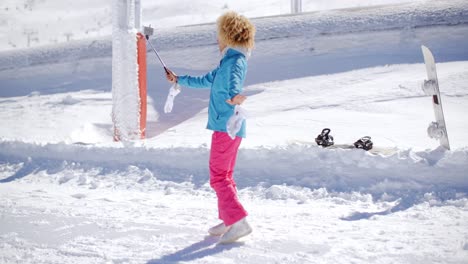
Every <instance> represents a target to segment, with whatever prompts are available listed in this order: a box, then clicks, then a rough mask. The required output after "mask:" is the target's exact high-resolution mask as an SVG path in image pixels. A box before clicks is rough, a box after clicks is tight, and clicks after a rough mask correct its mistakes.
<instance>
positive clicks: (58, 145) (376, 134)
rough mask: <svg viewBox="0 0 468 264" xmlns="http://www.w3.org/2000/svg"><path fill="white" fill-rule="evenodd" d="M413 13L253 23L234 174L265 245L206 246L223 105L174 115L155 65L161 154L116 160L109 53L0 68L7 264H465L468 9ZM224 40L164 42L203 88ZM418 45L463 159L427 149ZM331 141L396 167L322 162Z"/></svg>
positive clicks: (203, 103) (152, 122) (120, 150)
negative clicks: (217, 120) (324, 141)
mask: <svg viewBox="0 0 468 264" xmlns="http://www.w3.org/2000/svg"><path fill="white" fill-rule="evenodd" d="M240 2H242V1H240ZM303 2H304V1H303ZM335 2H336V5H337V6H338V7H349V6H347V5H345V4H343V3H339V4H338V1H331V2H330V3H331V4H335ZM351 2H353V1H350V3H351ZM368 2H369V3H371V1H368ZM401 2H404V1H383V2H379V4H390V3H394V4H398V5H395V6H384V7H374V8H363V9H348V10H341V11H335V10H333V11H322V12H318V13H310V14H306V15H302V16H282V17H271V18H262V19H256V20H254V21H255V23H256V25H257V29H258V38H257V43H256V49H255V51H254V53H253V56H252V58H251V59H250V61H249V73H248V79H247V80H246V84H247V86H246V87H245V93H246V94H247V95H248V100H247V101H246V103H245V105H244V106H245V109H246V110H247V111H248V113H249V118H248V126H247V134H248V135H247V138H246V139H245V140H244V141H243V143H242V145H241V149H240V152H239V157H238V163H237V167H236V174H235V177H236V180H237V183H238V188H239V195H240V199H241V201H242V202H243V203H244V205H245V207H246V208H247V210H248V211H249V213H250V216H249V221H250V223H251V224H252V226H253V228H254V232H253V233H252V235H250V236H249V237H247V238H246V239H243V240H242V241H240V242H238V243H234V244H231V245H227V246H220V245H217V244H216V242H217V238H214V237H209V236H207V233H206V230H207V229H208V228H209V227H210V226H212V225H214V224H216V223H217V219H216V215H217V212H216V197H215V194H214V193H213V191H212V190H211V189H210V187H209V184H208V167H207V163H208V155H209V144H210V132H209V131H207V130H205V129H204V127H205V125H206V119H207V111H206V107H207V102H208V91H195V90H189V89H184V90H183V91H182V93H181V94H180V95H178V96H177V98H176V100H175V105H174V111H173V112H172V113H171V114H164V113H163V111H162V109H163V105H164V101H165V97H166V95H167V89H168V88H169V84H168V83H167V82H166V81H165V80H164V75H163V70H162V69H161V68H160V65H159V64H158V62H157V61H156V60H155V58H154V57H153V55H154V54H152V53H148V56H149V62H150V64H149V65H148V71H149V80H148V95H149V98H148V99H149V100H148V109H149V112H148V129H147V136H148V138H147V139H146V140H143V141H134V142H126V143H116V142H113V141H112V121H111V117H110V113H111V108H112V99H111V91H110V88H111V68H110V67H111V64H110V63H111V59H110V51H109V48H110V46H109V40H108V38H102V39H95V40H92V41H87V40H84V41H77V42H74V43H73V44H71V45H63V44H60V45H57V46H48V47H44V48H35V49H30V50H20V51H9V52H3V53H1V54H0V62H2V63H1V65H0V120H1V122H2V123H1V126H0V263H259V262H264V263H467V262H468V231H467V230H468V174H467V171H468V139H467V137H466V132H467V131H468V119H467V118H466V117H465V115H466V113H467V112H468V82H467V81H468V51H467V50H466V47H467V46H468V21H467V16H466V14H467V13H468V3H465V1H457V0H453V1H412V2H411V3H409V4H402V3H401ZM38 3H39V2H38ZM42 3H52V1H43V2H42ZM80 3H83V6H86V4H85V3H86V1H83V2H80ZM98 3H99V5H101V4H102V7H104V6H105V4H103V2H98ZM194 3H196V2H194ZM355 3H357V2H355ZM362 3H364V2H362ZM373 3H374V4H375V3H377V2H373ZM76 4H78V2H77V3H76ZM88 4H89V3H88ZM155 5H156V4H155ZM165 5H168V7H171V8H173V10H177V8H176V6H175V5H172V6H171V5H170V4H169V2H166V3H165ZM355 6H356V5H355ZM58 7H59V6H55V4H54V5H52V6H50V8H56V9H57V10H59V8H58ZM229 7H231V6H230V5H229ZM188 9H190V8H188ZM322 9H327V8H322ZM60 10H62V9H60ZM95 10H97V9H95ZM190 10H191V9H190ZM213 10H215V9H213ZM216 10H217V9H216ZM246 10H247V9H246ZM183 11H184V10H180V11H177V12H179V13H181V14H183V13H184V12H183ZM240 11H242V9H241V10H240ZM146 12H148V11H146ZM194 12H196V11H194ZM245 12H247V11H245ZM265 12H266V11H265ZM218 13H219V12H218V11H216V12H215V11H213V14H216V16H217V15H218ZM88 14H90V13H89V12H88ZM144 15H145V14H144ZM187 15H190V14H187ZM260 15H262V13H258V16H260ZM263 15H270V13H265V14H263ZM145 16H147V15H145ZM193 16H196V15H193ZM216 16H214V17H216ZM255 16H257V14H255ZM85 17H86V16H85ZM169 18H170V16H168V19H169ZM197 19H200V22H205V21H210V20H203V19H205V17H203V16H201V15H200V16H197ZM210 19H211V18H210ZM147 21H149V20H147ZM194 21H197V20H195V19H194ZM151 22H152V21H151ZM152 23H153V22H152ZM155 24H156V23H155ZM65 27H66V24H65V25H64V26H63V28H64V29H65ZM214 29H215V28H214V26H213V25H200V26H191V27H182V28H177V29H168V30H161V31H160V32H161V34H160V35H158V36H157V37H156V39H153V41H155V43H156V44H157V46H158V47H159V48H160V49H161V55H162V56H163V57H164V59H165V61H166V63H167V64H168V65H169V66H170V67H171V68H172V69H174V70H175V71H176V72H177V73H179V74H185V73H191V74H201V73H203V72H206V71H208V70H209V69H210V68H212V67H214V66H215V65H216V63H217V61H218V57H217V52H216V46H215V45H214V44H215V41H214V39H212V37H214V35H213V32H214ZM421 44H424V45H427V46H428V47H429V48H431V49H432V51H433V52H434V55H435V58H436V61H437V62H439V63H438V64H437V69H438V75H439V82H440V87H441V92H442V100H443V106H444V112H445V114H446V121H447V126H448V133H449V139H450V143H451V146H452V150H451V151H443V150H442V149H439V148H437V146H438V143H437V142H436V141H434V140H432V139H429V138H428V137H427V135H426V128H427V126H428V124H429V123H430V122H431V121H433V119H434V114H433V110H432V106H431V98H430V97H427V96H425V95H424V93H423V92H422V90H421V88H420V85H421V83H422V81H423V80H424V79H425V78H427V77H426V72H425V66H424V65H423V64H422V61H423V59H422V54H421V51H420V45H421ZM57 55H58V56H57ZM324 127H330V128H331V129H332V135H333V136H334V137H335V141H336V143H337V144H339V143H352V142H354V141H355V140H356V139H358V138H359V137H361V136H365V135H369V136H371V137H372V140H373V141H374V146H375V148H376V149H378V148H380V149H384V150H386V151H384V152H382V153H380V154H375V153H369V152H365V151H361V150H350V149H347V150H345V149H321V148H319V147H317V146H315V143H313V142H314V138H315V137H316V136H317V135H318V134H319V133H320V131H321V130H322V128H324ZM389 150H391V151H389Z"/></svg>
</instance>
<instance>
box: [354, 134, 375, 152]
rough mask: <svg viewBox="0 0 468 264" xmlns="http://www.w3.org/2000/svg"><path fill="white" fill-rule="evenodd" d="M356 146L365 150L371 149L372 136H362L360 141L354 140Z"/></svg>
mask: <svg viewBox="0 0 468 264" xmlns="http://www.w3.org/2000/svg"><path fill="white" fill-rule="evenodd" d="M354 146H355V147H356V148H359V149H363V150H371V149H372V146H373V143H372V141H371V137H369V136H365V137H362V138H360V139H359V140H358V141H356V142H354Z"/></svg>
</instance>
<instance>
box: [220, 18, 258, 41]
mask: <svg viewBox="0 0 468 264" xmlns="http://www.w3.org/2000/svg"><path fill="white" fill-rule="evenodd" d="M217 24H218V39H219V41H221V42H222V43H224V44H226V45H228V46H231V47H240V48H247V49H252V48H253V47H254V43H255V40H254V38H255V26H254V25H253V24H252V23H251V22H250V20H249V19H248V18H246V17H244V16H242V15H239V14H237V13H236V12H234V11H228V12H226V13H225V14H223V15H222V16H220V17H219V18H218V21H217Z"/></svg>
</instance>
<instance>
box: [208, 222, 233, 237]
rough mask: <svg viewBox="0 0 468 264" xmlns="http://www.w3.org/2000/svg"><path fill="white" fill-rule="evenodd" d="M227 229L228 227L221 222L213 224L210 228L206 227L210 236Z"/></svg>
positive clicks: (224, 231) (220, 233)
mask: <svg viewBox="0 0 468 264" xmlns="http://www.w3.org/2000/svg"><path fill="white" fill-rule="evenodd" d="M228 229H229V227H227V226H226V225H224V223H221V224H219V225H215V226H213V227H212V228H210V229H208V233H209V234H210V235H212V236H220V235H222V234H224V233H226V231H228Z"/></svg>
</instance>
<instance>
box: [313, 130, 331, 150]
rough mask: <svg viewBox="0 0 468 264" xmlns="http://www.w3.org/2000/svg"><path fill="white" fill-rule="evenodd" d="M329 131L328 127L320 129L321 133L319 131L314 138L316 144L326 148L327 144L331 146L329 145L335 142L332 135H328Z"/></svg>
mask: <svg viewBox="0 0 468 264" xmlns="http://www.w3.org/2000/svg"><path fill="white" fill-rule="evenodd" d="M330 131H331V130H330V129H329V128H324V129H323V130H322V133H320V134H319V135H318V136H317V137H316V138H315V142H316V143H317V145H319V146H322V147H324V148H326V147H328V146H331V145H333V144H335V142H333V137H332V136H331V135H329V134H330Z"/></svg>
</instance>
